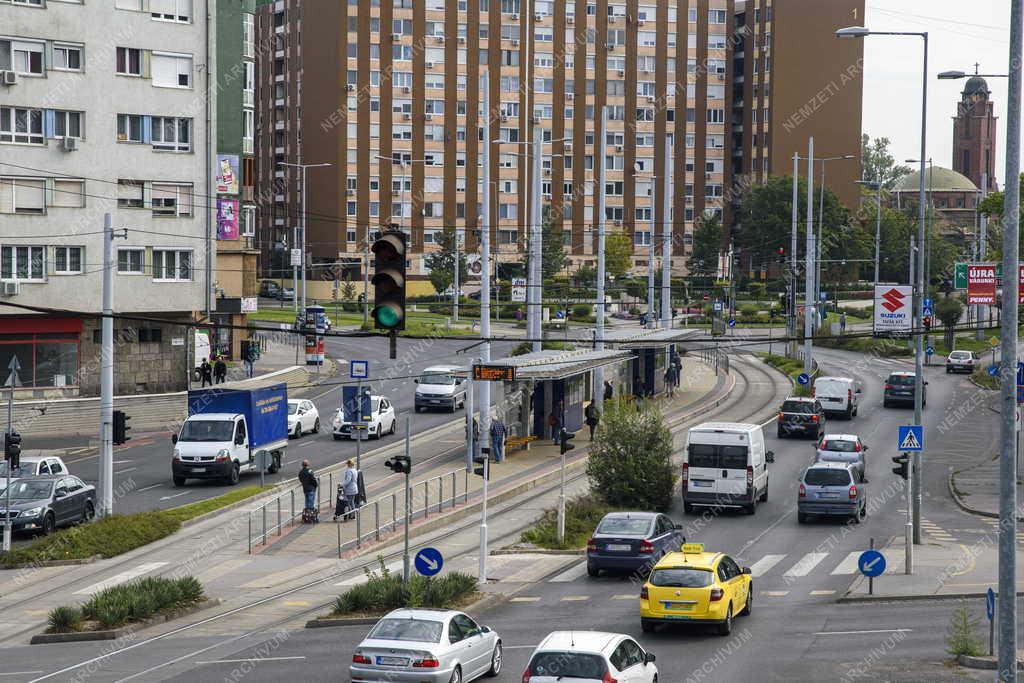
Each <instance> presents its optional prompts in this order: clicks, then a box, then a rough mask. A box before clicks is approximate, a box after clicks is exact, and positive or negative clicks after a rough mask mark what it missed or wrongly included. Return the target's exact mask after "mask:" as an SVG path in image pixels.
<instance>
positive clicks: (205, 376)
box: [199, 358, 213, 387]
mask: <svg viewBox="0 0 1024 683" xmlns="http://www.w3.org/2000/svg"><path fill="white" fill-rule="evenodd" d="M199 378H200V379H201V380H202V382H203V386H204V387H207V386H212V385H213V367H212V366H211V365H210V363H209V361H207V360H206V359H205V358H204V359H203V362H202V363H200V364H199Z"/></svg>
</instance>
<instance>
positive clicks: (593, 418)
mask: <svg viewBox="0 0 1024 683" xmlns="http://www.w3.org/2000/svg"><path fill="white" fill-rule="evenodd" d="M583 414H584V416H585V417H586V422H587V426H588V427H590V440H591V441H593V440H594V430H595V429H597V423H598V422H599V421H600V419H601V416H600V413H598V412H597V406H596V405H594V402H593V401H591V402H590V403H588V404H587V409H586V410H584V411H583Z"/></svg>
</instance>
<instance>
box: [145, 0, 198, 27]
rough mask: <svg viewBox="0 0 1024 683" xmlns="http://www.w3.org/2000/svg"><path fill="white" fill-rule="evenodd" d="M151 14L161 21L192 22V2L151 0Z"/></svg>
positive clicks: (186, 0) (189, 0)
mask: <svg viewBox="0 0 1024 683" xmlns="http://www.w3.org/2000/svg"><path fill="white" fill-rule="evenodd" d="M149 14H150V16H151V17H153V18H154V19H159V20H161V21H180V22H186V23H187V22H189V21H191V20H192V0H149Z"/></svg>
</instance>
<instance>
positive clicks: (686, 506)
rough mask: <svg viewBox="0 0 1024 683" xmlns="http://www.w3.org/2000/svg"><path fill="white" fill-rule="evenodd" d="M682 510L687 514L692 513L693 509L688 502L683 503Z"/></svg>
mask: <svg viewBox="0 0 1024 683" xmlns="http://www.w3.org/2000/svg"><path fill="white" fill-rule="evenodd" d="M683 512H684V513H685V514H687V515H692V514H693V513H694V512H695V511H694V509H693V506H692V505H690V504H689V503H683Z"/></svg>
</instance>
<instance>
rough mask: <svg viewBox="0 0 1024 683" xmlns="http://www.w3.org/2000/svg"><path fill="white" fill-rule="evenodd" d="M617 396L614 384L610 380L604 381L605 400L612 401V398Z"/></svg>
mask: <svg viewBox="0 0 1024 683" xmlns="http://www.w3.org/2000/svg"><path fill="white" fill-rule="evenodd" d="M614 395H615V390H614V389H613V388H612V383H611V382H610V381H609V380H605V381H604V400H606V401H610V400H612V396H614Z"/></svg>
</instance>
